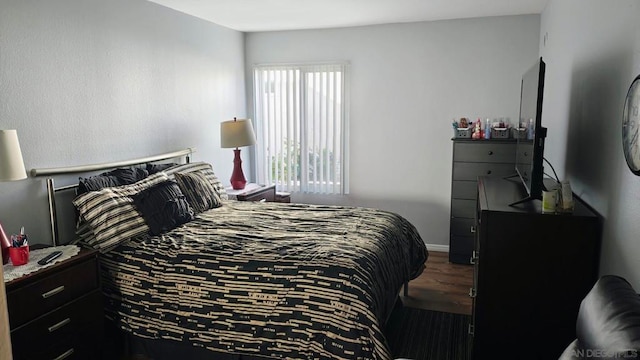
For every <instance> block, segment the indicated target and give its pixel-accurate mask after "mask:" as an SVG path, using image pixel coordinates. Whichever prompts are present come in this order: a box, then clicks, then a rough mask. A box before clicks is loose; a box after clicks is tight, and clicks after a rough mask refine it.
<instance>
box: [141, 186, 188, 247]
mask: <svg viewBox="0 0 640 360" xmlns="http://www.w3.org/2000/svg"><path fill="white" fill-rule="evenodd" d="M133 203H134V204H135V206H136V208H137V209H138V211H139V212H140V213H141V214H142V217H143V218H144V220H145V222H146V223H147V225H148V226H149V233H151V235H159V234H161V233H163V232H166V231H169V230H171V229H173V228H175V227H178V226H180V225H182V224H184V223H186V222H189V221H191V220H193V214H194V213H193V209H192V208H191V206H189V203H188V202H187V200H186V199H185V196H184V194H183V193H182V191H180V188H179V187H178V185H177V184H176V183H175V182H173V181H165V182H162V183H160V184H158V185H154V186H152V187H150V188H148V189H146V190H143V191H142V192H140V193H138V194H137V195H135V196H134V198H133Z"/></svg>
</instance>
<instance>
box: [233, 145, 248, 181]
mask: <svg viewBox="0 0 640 360" xmlns="http://www.w3.org/2000/svg"><path fill="white" fill-rule="evenodd" d="M233 153H234V158H233V173H231V187H232V188H233V190H242V189H244V187H245V185H247V180H246V179H245V178H244V173H243V172H242V159H240V149H235V150H233Z"/></svg>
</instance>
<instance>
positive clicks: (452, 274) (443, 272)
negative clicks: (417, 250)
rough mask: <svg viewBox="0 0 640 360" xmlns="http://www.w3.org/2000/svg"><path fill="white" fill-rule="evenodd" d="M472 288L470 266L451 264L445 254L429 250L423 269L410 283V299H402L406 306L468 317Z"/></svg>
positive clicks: (402, 297)
mask: <svg viewBox="0 0 640 360" xmlns="http://www.w3.org/2000/svg"><path fill="white" fill-rule="evenodd" d="M472 285H473V266H471V265H460V264H452V263H450V262H449V254H448V253H445V252H435V251H430V252H429V259H428V260H427V263H426V269H425V270H424V272H423V273H422V274H421V275H420V276H419V277H417V278H416V279H414V280H412V281H411V282H409V296H406V297H405V296H403V295H401V299H402V303H403V304H404V306H408V307H413V308H419V309H427V310H435V311H442V312H450V313H455V314H465V315H471V298H470V297H469V288H471V286H472Z"/></svg>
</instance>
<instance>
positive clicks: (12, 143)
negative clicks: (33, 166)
mask: <svg viewBox="0 0 640 360" xmlns="http://www.w3.org/2000/svg"><path fill="white" fill-rule="evenodd" d="M26 178H27V172H26V170H25V169H24V161H23V160H22V151H21V150H20V143H19V142H18V132H17V131H16V130H0V181H13V180H22V179H26Z"/></svg>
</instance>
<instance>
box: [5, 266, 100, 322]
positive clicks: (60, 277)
mask: <svg viewBox="0 0 640 360" xmlns="http://www.w3.org/2000/svg"><path fill="white" fill-rule="evenodd" d="M98 286H99V283H98V263H97V259H96V258H95V257H91V258H89V259H88V260H87V261H84V262H81V263H78V264H76V265H74V266H72V267H69V268H67V269H65V270H62V271H58V272H53V273H52V274H51V275H49V276H47V277H44V278H42V279H40V280H38V281H35V282H33V283H30V284H28V285H25V286H22V287H19V288H17V289H15V290H9V291H7V307H8V309H9V323H10V325H11V329H16V328H18V327H19V326H21V325H23V324H24V323H26V322H28V321H31V320H33V319H35V318H37V317H39V316H41V315H43V314H45V313H47V312H49V311H51V310H53V309H55V308H57V307H60V306H62V305H64V304H66V303H68V302H69V301H72V300H74V299H76V298H78V297H80V296H82V295H84V294H86V293H89V292H91V291H92V290H94V289H98Z"/></svg>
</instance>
